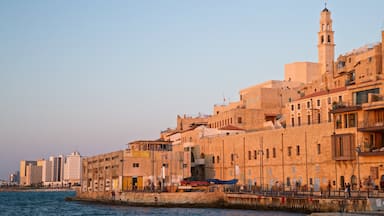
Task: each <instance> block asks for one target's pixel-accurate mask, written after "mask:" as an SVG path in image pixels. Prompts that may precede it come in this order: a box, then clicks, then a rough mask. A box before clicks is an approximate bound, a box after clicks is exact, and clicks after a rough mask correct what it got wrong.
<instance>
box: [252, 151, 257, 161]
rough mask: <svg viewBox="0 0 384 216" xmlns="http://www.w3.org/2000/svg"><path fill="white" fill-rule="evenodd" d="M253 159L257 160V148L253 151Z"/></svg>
mask: <svg viewBox="0 0 384 216" xmlns="http://www.w3.org/2000/svg"><path fill="white" fill-rule="evenodd" d="M253 159H255V160H256V159H257V151H256V150H254V151H253Z"/></svg>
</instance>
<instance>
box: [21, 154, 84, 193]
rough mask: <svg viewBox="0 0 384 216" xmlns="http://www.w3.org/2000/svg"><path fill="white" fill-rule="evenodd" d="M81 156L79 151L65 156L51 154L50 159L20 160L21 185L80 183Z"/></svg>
mask: <svg viewBox="0 0 384 216" xmlns="http://www.w3.org/2000/svg"><path fill="white" fill-rule="evenodd" d="M81 158H82V156H81V155H80V153H79V152H72V153H71V154H69V155H67V156H66V157H64V156H63V155H59V156H50V157H49V158H48V160H45V159H39V160H36V161H26V160H21V161H20V181H19V184H20V185H21V186H30V185H39V186H67V185H73V184H79V183H80V172H81V166H80V165H81Z"/></svg>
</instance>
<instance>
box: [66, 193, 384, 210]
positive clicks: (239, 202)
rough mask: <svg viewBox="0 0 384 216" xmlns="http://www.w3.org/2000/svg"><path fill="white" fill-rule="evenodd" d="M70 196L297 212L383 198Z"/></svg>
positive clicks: (360, 205) (366, 204) (370, 206)
mask: <svg viewBox="0 0 384 216" xmlns="http://www.w3.org/2000/svg"><path fill="white" fill-rule="evenodd" d="M69 200H75V201H87V202H100V203H106V204H121V205H133V206H158V207H159V206H161V207H211V208H237V209H255V210H281V211H294V212H304V213H312V212H350V213H362V212H371V213H374V212H377V213H379V212H380V210H381V211H383V210H382V209H380V208H378V205H379V206H381V204H384V199H383V200H382V199H368V198H363V197H361V198H353V199H345V198H320V197H316V198H315V197H283V196H263V195H257V194H241V193H224V192H175V193H168V192H167V193H144V192H122V193H119V192H117V193H116V194H112V193H111V192H87V193H77V195H76V197H73V198H70V199H69Z"/></svg>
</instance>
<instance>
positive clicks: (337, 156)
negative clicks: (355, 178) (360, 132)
mask: <svg viewBox="0 0 384 216" xmlns="http://www.w3.org/2000/svg"><path fill="white" fill-rule="evenodd" d="M354 146H355V135H354V134H336V135H332V159H333V160H353V159H355V155H356V152H355V148H354Z"/></svg>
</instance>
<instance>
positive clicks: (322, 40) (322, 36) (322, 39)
mask: <svg viewBox="0 0 384 216" xmlns="http://www.w3.org/2000/svg"><path fill="white" fill-rule="evenodd" d="M321 43H324V35H321Z"/></svg>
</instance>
